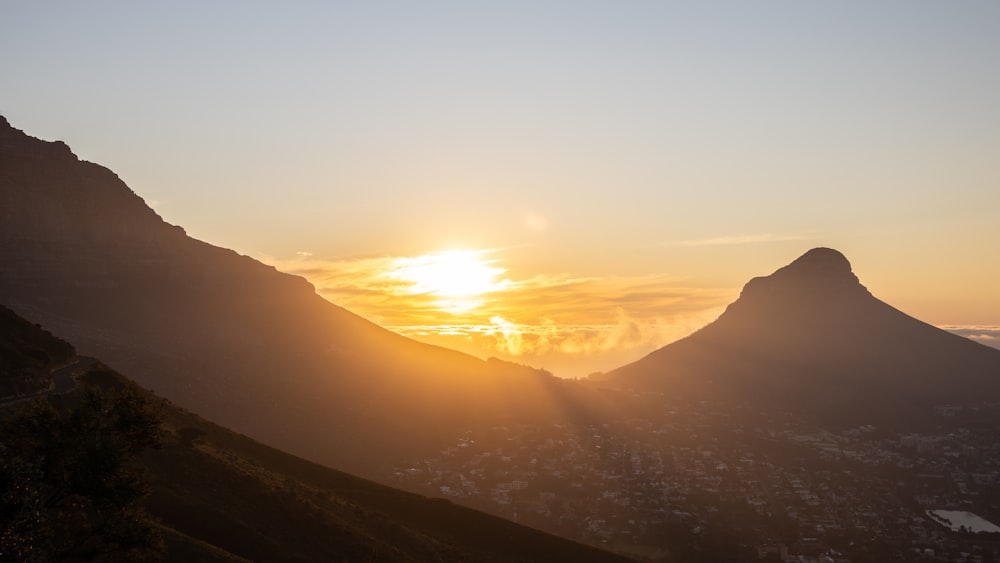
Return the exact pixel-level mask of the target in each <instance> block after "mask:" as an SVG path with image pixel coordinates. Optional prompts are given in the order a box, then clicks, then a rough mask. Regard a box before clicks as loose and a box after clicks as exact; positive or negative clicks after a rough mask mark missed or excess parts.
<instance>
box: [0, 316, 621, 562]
mask: <svg viewBox="0 0 1000 563" xmlns="http://www.w3.org/2000/svg"><path fill="white" fill-rule="evenodd" d="M25 327H31V329H34V330H30V329H26V328H25ZM66 346H67V345H66V343H65V342H63V341H61V340H58V339H56V338H55V337H53V336H52V335H51V334H49V333H47V332H44V331H42V330H41V329H37V328H36V327H35V326H34V325H31V324H29V323H27V322H26V321H23V320H21V319H19V318H18V317H17V316H16V315H13V314H5V315H4V320H3V322H2V323H0V350H8V349H20V348H22V347H24V348H25V349H28V350H63V351H65V350H66ZM47 367H48V366H47V365H44V364H39V365H38V366H37V369H38V370H39V372H40V373H46V370H47ZM79 380H80V386H79V387H77V388H76V389H75V390H72V391H70V392H68V393H66V394H61V395H42V398H40V399H38V400H40V401H47V402H49V403H50V404H51V405H53V406H54V407H55V408H56V409H57V410H68V409H72V408H74V407H75V406H78V405H79V404H80V403H81V402H82V401H83V400H84V399H83V398H84V396H85V395H86V391H87V388H88V387H98V388H100V389H101V390H102V391H103V393H102V395H104V396H138V397H140V398H141V399H142V400H143V401H144V402H145V403H147V404H148V405H151V406H152V410H153V411H155V412H156V413H157V418H159V419H160V420H162V435H163V438H162V440H160V441H161V442H162V443H161V445H160V447H159V448H157V449H152V450H148V451H147V452H146V453H145V454H143V456H142V457H141V458H140V463H139V466H138V469H141V470H142V471H143V474H144V475H145V479H146V480H147V481H148V483H149V488H150V495H149V497H148V498H147V499H146V500H145V501H144V505H145V508H146V511H147V512H148V514H149V515H151V516H152V517H153V518H154V519H155V520H156V522H157V523H158V524H157V526H158V528H159V531H160V535H161V536H162V538H163V540H164V544H165V546H166V554H165V558H164V559H165V560H166V561H177V562H185V563H187V562H190V561H248V560H249V561H290V562H291V561H413V562H416V561H479V562H497V563H499V562H504V561H524V562H529V561H538V562H542V561H581V562H583V561H590V562H599V561H608V562H611V561H626V559H624V558H622V557H619V556H615V555H612V554H610V553H607V552H604V551H601V550H598V549H595V548H590V547H587V546H584V545H581V544H577V543H574V542H571V541H568V540H565V539H561V538H558V537H556V536H552V535H549V534H546V533H543V532H539V531H537V530H533V529H531V528H526V527H524V526H520V525H517V524H515V523H513V522H510V521H507V520H504V519H501V518H497V517H493V516H488V515H486V514H483V513H481V512H477V511H474V510H471V509H468V508H463V507H460V506H457V505H454V504H452V503H451V502H448V501H446V500H442V499H433V498H427V497H424V496H420V495H415V494H412V493H406V492H403V491H399V490H396V489H392V488H390V487H386V486H382V485H378V484H376V483H374V482H371V481H367V480H365V479H361V478H358V477H354V476H352V475H348V474H345V473H342V472H340V471H335V470H333V469H329V468H327V467H323V466H321V465H318V464H315V463H312V462H309V461H306V460H303V459H301V458H297V457H295V456H292V455H289V454H286V453H284V452H281V451H278V450H276V449H273V448H270V447H268V446H264V445H263V444H260V443H259V442H256V441H254V440H252V439H250V438H247V437H246V436H243V435H240V434H237V433H235V432H232V431H230V430H228V429H225V428H222V427H220V426H218V425H215V424H213V423H210V422H207V421H206V420H204V419H202V418H201V417H199V416H197V415H195V414H193V413H191V412H189V411H186V410H184V409H181V408H178V407H176V406H174V405H173V404H171V403H170V402H168V401H165V400H162V399H159V398H157V397H156V396H155V395H153V394H152V393H149V392H148V391H145V390H143V389H141V388H139V387H138V386H136V385H135V384H134V383H132V382H131V381H129V380H128V379H126V378H124V377H122V376H121V375H119V374H117V373H116V372H114V371H112V370H111V369H109V368H107V367H106V366H104V365H103V364H96V365H92V366H91V367H90V368H89V370H88V371H87V373H85V374H83V375H82V376H81V377H80V378H79ZM30 408H31V406H30V405H24V404H20V405H7V406H3V405H0V419H5V418H6V417H8V416H10V414H11V413H12V412H14V411H15V410H17V409H29V410H30ZM16 430H17V429H16V428H14V429H12V430H10V431H16ZM9 438H10V436H6V435H0V445H3V444H8V445H9V444H10V440H9ZM3 461H4V463H5V464H6V463H8V462H14V463H21V464H22V465H25V464H27V465H25V466H26V467H31V465H30V464H31V462H32V460H26V459H17V460H10V459H6V458H5V459H3ZM5 467H6V465H5ZM74 469H75V470H77V471H79V470H80V468H74ZM90 469H91V470H94V468H90ZM29 482H30V481H29ZM9 484H10V483H8V482H7V481H5V480H2V479H0V498H2V499H4V501H5V502H4V503H2V504H3V506H2V508H3V509H4V510H7V509H16V508H17V507H16V506H13V505H11V504H10V502H9V501H10V500H11V499H13V498H15V495H14V494H8V493H13V492H14V491H10V490H6V489H5V488H4V487H6V486H7V485H9ZM17 493H18V494H20V495H21V496H25V491H20V490H19V491H17ZM27 496H28V497H30V491H29V492H28V494H27ZM63 517H66V514H65V513H63ZM57 533H58V532H57ZM56 539H62V538H56Z"/></svg>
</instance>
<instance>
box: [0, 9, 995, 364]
mask: <svg viewBox="0 0 1000 563" xmlns="http://www.w3.org/2000/svg"><path fill="white" fill-rule="evenodd" d="M998 29H1000V3H998V2H962V3H954V2H937V1H932V0H885V1H879V2H777V1H768V0H764V1H760V2H746V1H742V0H741V1H736V0H729V1H726V0H723V1H720V2H712V3H703V2H587V1H578V0H552V1H546V2H541V3H539V2H527V1H521V0H509V1H504V2H454V1H449V0H430V1H428V2H404V1H395V0H386V1H384V2H316V3H277V2H275V3H239V5H234V4H231V3H223V2H210V3H205V2H193V1H190V0H177V1H174V2H161V3H121V2H110V1H103V0H94V1H92V2H85V3H83V2H71V1H68V0H65V1H59V0H54V1H52V2H14V3H7V4H5V5H4V7H3V10H2V17H0V73H2V76H3V77H4V83H3V84H4V87H3V89H2V92H0V113H3V115H5V116H6V117H7V119H8V120H9V121H10V122H11V123H12V124H13V125H14V126H15V127H17V128H20V129H23V130H25V131H27V132H29V133H30V134H32V135H35V136H38V137H41V138H45V139H50V140H55V139H60V140H64V141H65V142H67V143H68V144H69V145H70V146H71V147H73V150H74V151H75V152H76V153H77V154H78V155H79V156H80V157H81V158H83V159H86V160H90V161H93V162H98V163H100V164H102V165H105V166H107V167H109V168H111V169H112V170H114V171H115V172H116V173H117V174H119V175H120V176H121V177H122V179H123V180H125V182H126V183H127V184H128V185H129V186H130V187H131V188H132V189H133V190H135V191H136V193H138V194H139V195H140V196H141V197H143V198H144V199H146V201H148V202H149V203H150V205H152V206H153V207H154V208H155V209H156V211H157V212H158V213H160V215H161V216H162V217H164V219H165V220H167V221H168V222H170V223H174V224H178V225H182V226H183V227H184V228H185V229H186V230H187V232H188V233H189V234H191V235H192V236H194V237H196V238H199V239H202V240H205V241H208V242H210V243H212V244H216V245H219V246H224V247H227V248H232V249H235V250H237V251H239V252H241V253H244V254H248V255H251V256H255V257H258V258H261V259H263V260H264V261H266V262H270V263H273V264H276V265H278V266H279V267H281V268H283V269H287V270H290V271H295V272H301V273H303V274H305V275H307V277H309V278H310V279H311V280H312V281H313V283H315V284H316V285H317V287H319V288H320V290H321V292H322V293H323V295H325V296H326V297H328V298H330V299H331V300H332V301H334V302H336V303H338V304H340V305H343V306H345V307H347V308H348V309H351V310H353V311H355V312H357V313H359V314H361V315H363V316H365V317H367V318H370V319H372V320H373V321H375V322H378V323H380V324H383V325H386V326H390V327H393V328H395V329H396V330H398V331H400V332H402V333H404V334H409V335H413V336H415V337H418V338H422V339H431V340H433V341H435V342H437V343H441V344H445V345H448V346H453V347H456V348H460V349H464V350H467V351H471V352H473V353H475V354H476V355H479V356H489V355H502V356H507V357H516V358H517V359H520V360H521V361H524V362H525V363H530V364H532V365H537V366H541V367H546V368H549V369H551V370H552V371H554V372H557V373H559V374H560V375H582V374H585V373H588V372H589V371H594V370H604V369H608V368H610V367H614V366H616V365H618V364H620V363H623V362H624V361H630V360H633V359H636V358H637V357H639V356H641V355H642V354H644V353H646V352H648V351H649V350H651V349H652V348H653V347H655V346H657V345H659V344H662V343H665V342H669V341H671V340H673V339H675V338H677V337H679V336H682V335H683V334H686V333H688V332H690V331H691V330H693V329H695V328H697V327H699V326H701V325H703V324H704V323H705V322H708V321H710V320H711V319H713V318H714V317H715V316H716V315H718V313H719V312H720V311H721V310H722V308H723V307H724V306H725V305H726V304H727V303H728V302H729V301H731V300H732V299H734V298H735V297H736V295H738V293H739V290H740V288H741V287H742V286H743V284H744V283H746V281H747V280H749V279H750V278H751V277H754V276H760V275H767V274H769V273H771V272H772V271H774V270H775V269H777V268H779V267H781V266H783V265H785V264H787V263H789V262H791V261H792V260H794V259H795V258H796V257H798V256H799V255H801V254H802V253H804V252H805V251H807V250H808V249H810V248H813V247H816V246H828V247H833V248H836V249H838V250H840V251H842V252H843V253H844V254H845V255H846V256H847V257H848V258H849V259H850V261H851V262H852V264H853V265H854V269H855V272H856V273H857V274H858V276H859V278H860V279H861V281H862V283H864V284H866V285H867V286H868V288H869V289H870V290H871V291H872V293H874V294H875V295H876V296H877V297H879V298H881V299H883V300H884V301H886V302H888V303H890V304H891V305H893V306H895V307H897V308H899V309H901V310H903V311H905V312H907V313H909V314H911V315H913V316H916V317H918V318H920V319H922V320H925V321H928V322H931V323H934V324H937V325H949V326H961V327H970V326H971V327H974V328H969V329H968V330H965V329H956V330H961V331H962V333H963V334H967V335H970V336H975V337H977V338H978V339H979V340H980V341H983V342H987V343H990V342H994V343H995V342H997V341H996V340H995V339H993V340H991V337H993V336H996V335H998V334H1000V332H998V331H997V330H996V329H995V328H992V327H997V326H1000V292H998V291H997V289H996V288H997V287H1000V259H998V258H997V257H998V256H1000V221H998V220H997V210H998V209H1000V104H998V103H997V100H1000V73H998V72H997V69H998V68H1000V33H997V30H998ZM449 249H466V250H469V251H475V252H478V253H479V254H477V256H478V258H479V259H481V260H483V261H484V263H485V265H484V266H483V267H484V268H485V270H480V275H481V277H482V276H485V278H482V279H480V284H481V286H480V287H479V292H473V293H470V294H468V295H451V296H444V295H440V294H439V293H440V292H438V294H435V289H434V288H433V287H431V286H430V285H428V283H427V282H426V280H425V281H420V280H418V279H416V278H414V277H413V276H409V277H407V275H408V274H406V273H405V272H403V271H401V264H404V263H405V262H400V260H410V261H411V262H410V265H414V264H419V263H420V262H421V261H424V260H426V258H421V257H426V256H428V255H433V254H435V253H440V252H443V251H447V250H449ZM413 261H416V262H413ZM490 276H492V277H490ZM505 280H506V281H505ZM453 293H454V291H453ZM459 293H461V291H459ZM442 301H451V302H452V303H451V304H450V305H449V304H447V303H444V304H442V303H440V302H442ZM434 327H449V328H448V329H447V330H439V329H437V328H434ZM515 352H519V354H515Z"/></svg>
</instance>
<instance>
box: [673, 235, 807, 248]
mask: <svg viewBox="0 0 1000 563" xmlns="http://www.w3.org/2000/svg"><path fill="white" fill-rule="evenodd" d="M805 238H807V237H806V236H805V235H801V234H793V233H786V234H774V233H757V234H745V235H728V236H719V237H710V238H703V239H691V240H682V241H677V242H671V243H667V246H683V247H697V246H732V245H739V244H757V243H763V242H785V241H790V240H803V239H805Z"/></svg>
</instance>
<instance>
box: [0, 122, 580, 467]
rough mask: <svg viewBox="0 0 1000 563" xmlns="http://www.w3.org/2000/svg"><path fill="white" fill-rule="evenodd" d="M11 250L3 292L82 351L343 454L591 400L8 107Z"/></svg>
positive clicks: (415, 443) (402, 445) (430, 444)
mask: <svg viewBox="0 0 1000 563" xmlns="http://www.w3.org/2000/svg"><path fill="white" fill-rule="evenodd" d="M222 211H223V210H220V212H222ZM0 263H2V264H3V265H4V267H3V269H2V270H0V302H4V303H7V304H8V305H9V306H10V307H11V308H12V309H13V310H14V311H16V312H18V313H20V314H22V315H24V316H25V317H27V318H30V319H32V320H34V321H37V322H40V323H42V324H43V325H45V326H46V327H48V328H49V329H51V330H53V331H54V332H56V333H58V334H60V335H62V336H63V337H64V338H67V339H68V340H69V341H71V342H73V343H74V345H75V346H76V347H77V349H79V350H80V352H81V353H82V354H85V355H88V356H95V357H100V358H102V359H103V360H105V361H107V362H108V363H109V364H111V365H114V366H115V368H116V369H120V370H122V371H124V372H126V373H129V374H133V375H134V377H135V379H136V381H138V382H139V383H140V384H142V385H144V386H146V387H148V388H151V389H154V390H155V391H156V392H157V393H158V394H160V395H162V396H164V397H166V398H168V399H170V400H172V401H175V402H176V403H178V404H180V405H182V406H184V407H186V408H189V409H191V410H193V411H195V412H198V413H200V414H202V415H204V416H206V417H208V418H210V419H212V420H213V421H215V422H218V423H221V424H223V425H225V426H227V427H231V428H233V429H235V430H237V431H239V432H243V433H246V434H249V435H251V436H253V437H254V438H257V439H260V440H262V441H264V442H266V443H268V444H270V445H273V446H277V447H280V448H281V449H283V450H286V451H290V452H292V453H295V454H298V455H302V456H304V457H306V458H308V459H311V460H315V461H320V462H323V463H326V464H330V465H334V466H338V467H344V468H350V469H354V470H356V471H361V472H366V471H370V470H371V469H372V468H374V467H377V466H379V465H380V464H382V463H384V462H386V461H392V460H396V459H412V458H413V456H418V455H421V454H423V453H426V452H429V451H437V450H438V449H440V448H441V447H443V446H444V445H446V444H450V443H453V442H454V440H455V439H456V437H457V436H459V435H461V433H462V432H463V431H466V430H471V429H475V428H480V427H490V426H493V425H496V424H501V423H503V422H504V421H509V420H520V421H522V422H532V421H539V422H546V423H548V422H556V421H560V422H565V421H567V420H569V421H572V420H583V419H586V418H587V417H589V416H590V413H591V407H590V406H589V405H591V404H592V403H593V402H594V401H593V400H592V397H591V394H590V392H589V391H588V390H586V389H585V388H584V387H583V386H580V385H576V384H572V383H568V382H563V381H561V380H558V379H556V378H554V377H552V376H551V375H550V374H547V373H544V372H539V371H536V370H533V369H530V368H526V367H524V366H518V365H515V364H510V363H506V362H501V361H488V362H487V361H483V360H480V359H478V358H474V357H471V356H468V355H465V354H461V353H458V352H454V351H451V350H446V349H443V348H439V347H435V346H430V345H426V344H422V343H418V342H416V341H413V340H410V339H407V338H404V337H402V336H400V335H398V334H396V333H393V332H390V331H388V330H385V329H383V328H381V327H378V326H376V325H375V324H373V323H370V322H368V321H366V320H365V319H363V318H361V317H359V316H357V315H355V314H353V313H351V312H349V311H346V310H345V309H342V308H340V307H337V306H336V305H333V304H331V303H330V302H328V301H326V300H325V299H323V298H322V297H320V296H319V295H318V294H317V293H316V292H315V290H314V288H313V287H312V286H311V285H310V284H309V283H308V282H306V281H305V280H304V279H303V278H300V277H297V276H292V275H287V274H283V273H280V272H278V271H276V270H275V269H274V268H273V267H270V266H266V265H264V264H262V263H260V262H258V261H256V260H253V259H252V258H249V257H246V256H241V255H239V254H237V253H236V252H233V251H231V250H226V249H223V248H218V247H215V246H212V245H210V244H207V243H204V242H201V241H198V240H195V239H192V238H190V237H188V236H187V235H186V234H185V232H184V230H183V229H181V228H180V227H177V226H173V225H169V224H167V223H166V222H164V221H163V220H162V219H161V218H160V217H159V216H158V215H157V214H156V213H155V212H154V211H153V210H152V209H151V208H149V207H148V206H147V205H146V204H145V203H144V202H143V200H142V199H141V198H140V197H138V196H137V195H136V194H135V193H133V192H132V191H131V190H130V189H129V188H128V186H126V185H125V183H124V182H122V180H121V179H119V178H118V177H117V176H116V175H115V174H114V173H113V172H111V171H110V170H108V169H107V168H104V167H102V166H99V165H97V164H93V163H90V162H85V161H81V160H79V159H78V158H77V157H76V156H75V155H74V154H73V153H72V152H71V151H70V149H69V147H68V146H66V145H65V144H64V143H62V142H59V141H56V142H46V141H42V140H39V139H36V138H33V137H30V136H28V135H26V134H25V133H23V132H22V131H20V130H18V129H15V128H13V127H12V126H11V125H10V124H9V123H8V122H7V120H6V119H4V118H0Z"/></svg>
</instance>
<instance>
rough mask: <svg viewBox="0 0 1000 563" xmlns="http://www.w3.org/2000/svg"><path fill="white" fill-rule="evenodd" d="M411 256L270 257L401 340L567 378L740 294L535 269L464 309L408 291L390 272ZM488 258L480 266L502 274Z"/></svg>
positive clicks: (657, 340) (660, 341)
mask: <svg viewBox="0 0 1000 563" xmlns="http://www.w3.org/2000/svg"><path fill="white" fill-rule="evenodd" d="M419 258H420V257H416V258H415V257H391V256H386V257H364V258H350V259H340V260H318V259H315V258H312V257H309V256H302V255H300V256H298V257H297V258H295V259H293V260H285V261H278V260H270V261H269V262H270V263H272V264H273V265H275V266H276V267H277V268H278V269H280V270H283V271H286V272H289V273H293V274H298V275H302V276H304V277H306V278H307V279H308V280H309V281H310V282H312V283H313V284H314V285H315V286H316V288H317V291H318V292H319V293H320V294H321V295H323V296H324V297H326V298H327V299H329V300H330V301H332V302H334V303H336V304H338V305H341V306H343V307H345V308H347V309H349V310H351V311H353V312H355V313H358V314H360V315H362V316H364V317H366V318H368V319H370V320H372V321H374V322H376V323H378V324H380V325H382V326H385V327H387V328H390V329H392V330H395V331H396V332H399V333H401V334H404V335H406V336H410V337H413V338H417V339H419V340H423V341H426V342H431V343H434V344H438V345H442V346H448V347H451V348H455V349H459V350H462V351H465V352H468V353H472V354H474V355H477V356H480V357H488V356H493V355H495V356H500V357H504V358H507V359H514V360H516V361H520V362H523V363H528V364H531V365H538V366H541V365H544V366H546V367H549V368H550V369H560V368H561V369H564V370H568V371H569V373H568V374H569V375H584V374H586V373H590V372H591V371H595V370H598V369H608V368H610V367H614V366H615V365H619V364H620V363H623V362H624V361H631V360H633V359H636V358H637V357H639V356H641V355H643V354H645V353H648V352H649V351H652V350H653V349H655V348H657V347H660V346H663V345H665V344H667V343H669V342H672V341H674V340H677V339H679V338H682V337H684V336H686V335H687V334H690V333H691V332H693V331H694V330H697V329H698V328H700V327H702V326H704V325H705V324H707V323H709V322H711V321H712V320H714V319H715V318H716V317H718V315H719V314H720V313H721V312H722V310H723V308H724V306H725V305H726V304H728V303H729V302H731V301H732V300H733V299H734V298H735V297H736V295H737V293H738V290H737V289H736V288H699V287H690V286H687V285H685V284H683V283H680V282H681V280H679V279H678V278H675V277H671V276H666V275H646V276H631V277H579V276H572V275H569V274H539V275H536V276H534V277H530V278H524V279H517V278H513V279H510V278H504V280H503V283H500V284H496V285H493V286H490V287H488V288H487V290H486V291H483V292H482V293H478V294H476V295H468V296H463V297H462V300H463V303H464V304H465V306H463V307H457V306H449V302H448V300H447V299H444V300H442V298H441V296H440V295H435V293H434V292H420V291H414V289H415V286H414V282H413V281H412V280H411V279H408V278H407V277H406V276H400V275H398V269H399V267H400V265H401V264H412V263H414V261H416V263H423V262H424V260H422V259H419ZM496 262H499V260H495V259H494V260H488V261H486V262H485V263H486V264H489V265H490V266H489V267H490V268H494V269H496V270H498V271H504V272H506V270H504V269H502V268H500V267H499V266H496V265H494V264H495V263H496ZM508 273H509V272H508ZM512 277H513V276H512ZM452 305H453V304H452ZM557 373H558V374H560V375H563V373H559V372H558V371H557Z"/></svg>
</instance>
